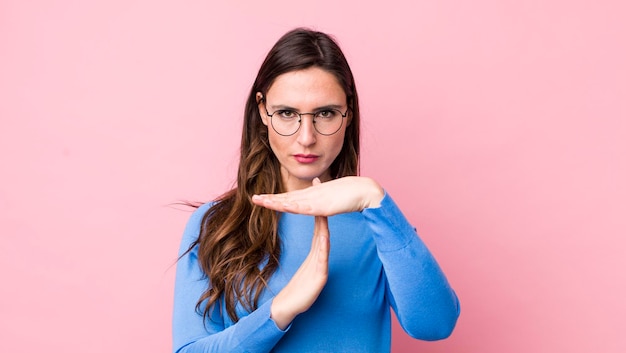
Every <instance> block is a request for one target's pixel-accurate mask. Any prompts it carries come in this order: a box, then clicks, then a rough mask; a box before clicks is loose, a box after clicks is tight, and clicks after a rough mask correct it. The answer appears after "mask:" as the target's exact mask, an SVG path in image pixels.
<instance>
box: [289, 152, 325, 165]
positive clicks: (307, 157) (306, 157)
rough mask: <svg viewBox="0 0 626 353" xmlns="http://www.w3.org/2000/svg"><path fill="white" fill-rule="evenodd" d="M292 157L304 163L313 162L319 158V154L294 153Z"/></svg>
mask: <svg viewBox="0 0 626 353" xmlns="http://www.w3.org/2000/svg"><path fill="white" fill-rule="evenodd" d="M293 157H294V158H295V159H296V161H298V162H299V163H304V164H309V163H313V162H315V161H317V159H318V158H320V156H318V155H315V154H294V155H293Z"/></svg>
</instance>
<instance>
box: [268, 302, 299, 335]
mask: <svg viewBox="0 0 626 353" xmlns="http://www.w3.org/2000/svg"><path fill="white" fill-rule="evenodd" d="M294 318H295V315H293V314H291V313H289V312H288V311H286V310H283V308H282V306H281V305H280V299H279V297H278V296H276V297H274V299H273V300H272V305H271V306H270V319H272V320H273V321H274V323H275V324H276V326H277V327H278V328H279V329H281V330H283V331H284V330H285V329H287V327H288V326H289V324H291V322H292V321H293V319H294Z"/></svg>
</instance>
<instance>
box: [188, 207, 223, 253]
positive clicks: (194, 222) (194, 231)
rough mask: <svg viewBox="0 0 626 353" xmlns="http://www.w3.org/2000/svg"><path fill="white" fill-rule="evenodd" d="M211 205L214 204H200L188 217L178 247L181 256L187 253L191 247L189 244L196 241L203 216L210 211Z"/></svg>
mask: <svg viewBox="0 0 626 353" xmlns="http://www.w3.org/2000/svg"><path fill="white" fill-rule="evenodd" d="M213 205H215V202H207V203H205V204H202V205H200V206H199V207H198V208H197V209H195V210H194V211H193V213H192V214H191V216H190V217H189V220H188V221H187V225H186V226H185V231H184V232H183V239H182V241H181V245H180V250H181V254H182V253H183V252H185V251H187V250H188V249H189V248H190V247H191V244H193V243H194V242H195V241H196V240H198V236H199V235H200V228H201V227H202V220H203V219H204V215H205V214H206V213H207V212H208V211H209V210H210V209H211V207H213Z"/></svg>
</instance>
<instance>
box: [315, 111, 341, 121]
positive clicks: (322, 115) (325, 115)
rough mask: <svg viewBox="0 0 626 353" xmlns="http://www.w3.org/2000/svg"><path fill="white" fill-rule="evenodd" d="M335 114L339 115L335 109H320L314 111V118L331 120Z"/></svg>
mask: <svg viewBox="0 0 626 353" xmlns="http://www.w3.org/2000/svg"><path fill="white" fill-rule="evenodd" d="M337 115H339V113H338V112H337V111H335V110H322V111H319V112H317V113H315V117H316V118H318V119H323V120H331V119H333V118H335V117H337Z"/></svg>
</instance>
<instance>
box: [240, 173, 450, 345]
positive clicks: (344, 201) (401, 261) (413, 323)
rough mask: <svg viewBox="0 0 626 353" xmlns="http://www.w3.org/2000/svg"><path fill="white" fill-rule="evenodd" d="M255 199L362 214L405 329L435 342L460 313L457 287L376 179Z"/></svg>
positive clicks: (282, 207) (309, 210) (277, 206)
mask: <svg viewBox="0 0 626 353" xmlns="http://www.w3.org/2000/svg"><path fill="white" fill-rule="evenodd" d="M252 201H253V202H254V203H255V204H257V205H260V206H264V207H267V208H270V209H273V210H276V211H280V212H292V213H301V214H308V215H314V216H318V215H324V216H331V215H334V214H339V213H346V212H359V211H360V212H362V214H363V215H364V217H365V218H366V220H367V221H368V224H369V225H370V228H371V229H372V231H373V234H374V235H373V238H374V241H375V243H376V247H377V250H378V256H379V258H380V259H381V262H382V263H383V267H384V270H385V275H386V277H387V283H388V288H386V289H387V297H388V298H389V302H390V304H391V305H392V307H393V309H394V311H396V313H397V314H398V319H399V321H400V323H401V324H402V326H403V328H404V329H405V331H407V333H409V334H410V335H411V336H413V337H415V338H420V339H425V340H435V339H441V338H445V337H447V336H449V335H450V333H451V332H452V330H453V329H454V326H455V324H456V320H457V318H458V315H459V310H460V309H459V303H458V299H457V297H456V295H455V293H454V291H453V290H452V289H451V288H450V285H449V284H448V281H447V279H446V277H445V275H444V274H443V272H442V271H441V269H440V268H439V265H438V264H437V262H436V261H435V259H434V257H433V256H432V254H431V253H430V251H429V250H428V248H427V247H426V246H425V244H424V243H423V242H422V240H421V239H420V238H419V237H418V236H417V234H416V232H415V229H414V228H413V227H412V226H411V225H410V224H409V223H408V222H407V220H406V219H405V217H404V215H403V214H402V212H401V211H400V209H399V208H398V207H397V206H396V204H395V203H394V202H393V200H391V198H390V197H389V196H388V195H387V194H386V193H385V192H384V190H383V189H382V188H381V187H380V185H379V184H378V183H376V182H375V181H374V180H372V179H370V178H365V177H345V178H339V179H335V180H332V181H329V182H326V183H322V184H319V185H314V186H312V187H309V188H306V189H302V190H298V191H293V192H287V193H283V194H275V195H255V196H254V197H253V199H252Z"/></svg>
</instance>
